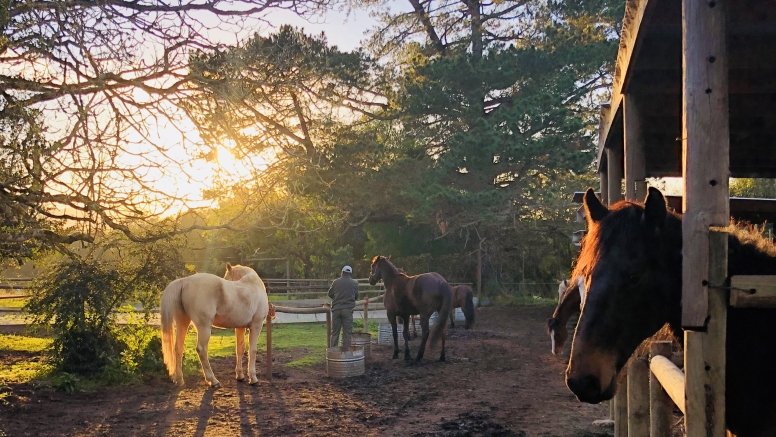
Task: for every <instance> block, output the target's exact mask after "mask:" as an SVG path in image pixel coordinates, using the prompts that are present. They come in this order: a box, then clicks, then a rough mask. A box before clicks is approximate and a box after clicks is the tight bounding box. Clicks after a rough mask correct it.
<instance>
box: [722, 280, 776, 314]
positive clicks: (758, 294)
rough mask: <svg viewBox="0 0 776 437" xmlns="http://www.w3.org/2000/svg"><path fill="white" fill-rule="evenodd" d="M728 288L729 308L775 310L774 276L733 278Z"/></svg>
mask: <svg viewBox="0 0 776 437" xmlns="http://www.w3.org/2000/svg"><path fill="white" fill-rule="evenodd" d="M730 286H731V287H732V289H731V290H730V305H731V306H734V307H737V308H776V276H733V277H732V278H730ZM744 290H748V291H744Z"/></svg>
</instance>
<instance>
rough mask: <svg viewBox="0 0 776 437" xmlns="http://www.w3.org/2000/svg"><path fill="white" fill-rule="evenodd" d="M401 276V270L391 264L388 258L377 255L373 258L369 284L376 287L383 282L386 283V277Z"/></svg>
mask: <svg viewBox="0 0 776 437" xmlns="http://www.w3.org/2000/svg"><path fill="white" fill-rule="evenodd" d="M398 274H399V270H398V269H397V268H396V267H395V266H394V265H393V264H391V262H390V261H389V260H388V257H386V256H382V255H376V256H375V257H374V258H372V270H371V273H370V274H369V284H370V285H376V284H377V283H378V282H380V281H381V280H382V281H383V282H385V276H386V275H391V276H396V275H398Z"/></svg>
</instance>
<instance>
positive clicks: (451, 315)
mask: <svg viewBox="0 0 776 437" xmlns="http://www.w3.org/2000/svg"><path fill="white" fill-rule="evenodd" d="M450 327H451V328H455V308H451V310H450Z"/></svg>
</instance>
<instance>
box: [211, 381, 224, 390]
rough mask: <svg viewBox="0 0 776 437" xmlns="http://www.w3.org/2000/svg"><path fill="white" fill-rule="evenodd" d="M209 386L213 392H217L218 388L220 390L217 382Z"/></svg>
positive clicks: (219, 384)
mask: <svg viewBox="0 0 776 437" xmlns="http://www.w3.org/2000/svg"><path fill="white" fill-rule="evenodd" d="M210 386H211V387H212V388H213V389H214V390H218V389H219V388H221V383H220V382H218V381H216V382H214V383H212V384H210Z"/></svg>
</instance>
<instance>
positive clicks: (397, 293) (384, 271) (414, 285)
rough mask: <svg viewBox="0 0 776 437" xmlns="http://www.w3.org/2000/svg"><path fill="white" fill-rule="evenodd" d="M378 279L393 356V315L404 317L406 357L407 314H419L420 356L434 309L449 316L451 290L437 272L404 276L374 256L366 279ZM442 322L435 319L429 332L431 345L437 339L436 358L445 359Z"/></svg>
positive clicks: (396, 349)
mask: <svg viewBox="0 0 776 437" xmlns="http://www.w3.org/2000/svg"><path fill="white" fill-rule="evenodd" d="M380 280H382V281H383V284H385V298H384V299H383V302H384V304H385V311H386V313H387V315H388V321H389V322H390V323H391V328H392V329H393V345H394V350H393V358H394V359H396V358H398V357H399V335H398V332H397V327H396V317H397V316H398V317H401V318H402V320H403V321H404V331H403V333H404V359H405V360H409V359H410V346H409V340H410V332H409V322H410V315H413V314H419V315H420V328H421V330H422V331H423V335H422V338H421V340H420V349H418V356H417V361H418V362H420V360H422V359H423V352H424V351H425V348H426V341H427V340H428V337H429V327H428V319H429V317H431V314H433V313H434V311H436V312H438V313H439V320H440V321H442V320H447V318H448V317H450V311H451V306H452V291H451V290H450V285H448V284H447V281H445V278H443V277H442V276H441V275H439V274H438V273H423V274H421V275H417V276H407V275H406V274H404V273H401V272H399V270H398V269H397V268H396V267H394V265H393V264H391V262H390V261H389V260H388V258H386V257H384V256H379V255H378V256H375V257H374V258H373V259H372V273H371V274H370V275H369V283H370V284H371V285H375V284H377V282H378V281H380ZM446 328H447V324H446V323H437V324H436V325H434V330H433V332H431V347H432V348H433V347H434V345H435V344H436V343H437V342H438V341H439V340H440V339H441V340H442V354H441V355H440V357H439V361H444V360H445V335H446Z"/></svg>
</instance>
